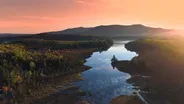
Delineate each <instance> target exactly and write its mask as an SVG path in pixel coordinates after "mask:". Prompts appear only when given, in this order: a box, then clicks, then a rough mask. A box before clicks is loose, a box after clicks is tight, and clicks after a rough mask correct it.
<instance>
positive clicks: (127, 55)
mask: <svg viewBox="0 0 184 104" xmlns="http://www.w3.org/2000/svg"><path fill="white" fill-rule="evenodd" d="M127 42H129V41H114V45H113V46H111V47H110V48H109V49H108V50H107V51H103V52H101V53H100V52H94V53H93V54H92V55H91V57H90V58H88V59H86V61H87V62H86V63H85V65H86V66H90V67H92V68H91V69H90V70H87V71H85V72H83V73H82V74H81V76H82V77H83V78H84V80H83V81H79V82H75V83H74V85H76V86H79V87H80V89H81V90H83V91H85V92H86V93H87V95H86V96H85V97H84V99H85V100H87V101H88V102H90V104H108V103H109V102H110V101H111V99H113V98H116V97H118V96H120V95H131V94H132V93H133V92H134V91H135V90H134V87H133V86H132V85H131V84H129V83H127V82H126V80H127V79H129V78H130V77H131V76H130V75H129V74H128V73H124V72H120V71H119V70H117V69H116V68H113V67H112V65H111V59H112V57H113V55H115V56H116V58H117V59H118V60H131V59H132V58H133V57H135V56H136V55H137V54H136V53H134V52H130V51H128V50H127V49H126V48H125V43H127Z"/></svg>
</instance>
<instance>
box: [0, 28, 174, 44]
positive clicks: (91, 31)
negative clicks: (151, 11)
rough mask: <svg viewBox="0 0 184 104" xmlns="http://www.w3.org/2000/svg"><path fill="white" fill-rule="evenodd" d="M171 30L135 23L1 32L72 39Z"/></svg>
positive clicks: (18, 36) (11, 36)
mask: <svg viewBox="0 0 184 104" xmlns="http://www.w3.org/2000/svg"><path fill="white" fill-rule="evenodd" d="M168 31H171V29H163V28H153V27H147V26H144V25H140V24H135V25H101V26H96V27H87V28H85V27H77V28H69V29H66V30H62V31H53V32H44V33H39V34H9V33H8V34H0V38H1V40H4V39H25V38H37V39H48V40H50V39H54V40H70V38H71V39H73V40H75V39H80V38H84V39H86V38H89V39H91V38H94V37H95V38H96V36H108V37H113V38H129V37H130V38H132V37H136V38H138V37H144V36H150V35H154V34H159V33H163V32H168ZM92 36H93V37H92Z"/></svg>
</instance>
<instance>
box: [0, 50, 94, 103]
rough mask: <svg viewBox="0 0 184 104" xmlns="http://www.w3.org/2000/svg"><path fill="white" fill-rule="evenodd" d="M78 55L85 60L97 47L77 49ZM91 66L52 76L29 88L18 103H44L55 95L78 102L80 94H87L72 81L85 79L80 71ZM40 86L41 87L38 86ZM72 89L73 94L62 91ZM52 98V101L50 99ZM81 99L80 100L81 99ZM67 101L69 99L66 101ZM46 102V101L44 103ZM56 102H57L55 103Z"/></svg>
mask: <svg viewBox="0 0 184 104" xmlns="http://www.w3.org/2000/svg"><path fill="white" fill-rule="evenodd" d="M73 51H75V53H76V54H77V55H80V58H81V59H83V60H85V59H86V58H88V57H90V56H91V55H92V53H93V52H95V51H97V49H95V48H93V49H75V50H73ZM90 68H91V67H89V66H85V65H82V66H79V67H77V68H75V70H73V72H67V73H64V74H62V75H58V76H55V77H52V78H49V79H47V82H46V83H45V85H44V86H42V85H43V84H44V83H42V85H41V86H35V88H31V89H29V94H26V95H23V96H22V98H21V100H20V101H21V102H18V104H25V103H26V104H37V103H38V102H40V103H38V104H42V103H43V102H44V101H45V100H46V99H48V100H47V101H48V102H51V104H52V101H54V100H56V99H57V98H53V96H54V95H57V96H60V97H63V98H62V99H60V100H65V99H68V97H70V98H71V100H70V101H72V102H77V101H78V100H79V99H78V96H81V95H85V93H84V92H83V91H80V90H79V89H77V87H75V86H73V85H72V83H73V82H76V81H80V80H83V79H82V78H81V76H80V73H81V72H83V71H86V70H89V69H90ZM24 86H25V85H24V84H22V85H21V87H24ZM37 87H39V88H37ZM62 90H63V91H70V90H71V91H72V90H73V94H68V96H66V95H67V94H64V93H61V91H62ZM49 100H50V101H49ZM58 100H59V99H58ZM70 101H69V103H66V104H72V103H70ZM79 101H80V100H79ZM65 102H67V101H65ZM0 103H3V104H7V103H8V104H9V101H8V102H7V101H2V102H0ZM43 104H45V103H43ZM53 104H55V103H53Z"/></svg>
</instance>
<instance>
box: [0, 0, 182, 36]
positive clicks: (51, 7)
mask: <svg viewBox="0 0 184 104" xmlns="http://www.w3.org/2000/svg"><path fill="white" fill-rule="evenodd" d="M183 4H184V0H0V33H38V32H44V31H55V30H62V29H65V28H69V27H78V26H84V27H85V26H87V27H90V26H97V25H108V24H122V25H123V24H144V25H148V26H153V27H165V28H176V29H184V5H183Z"/></svg>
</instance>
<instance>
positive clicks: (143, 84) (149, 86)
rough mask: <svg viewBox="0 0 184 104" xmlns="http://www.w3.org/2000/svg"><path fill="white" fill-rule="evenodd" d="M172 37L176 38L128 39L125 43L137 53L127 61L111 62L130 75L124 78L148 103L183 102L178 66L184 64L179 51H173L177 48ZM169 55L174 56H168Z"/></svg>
mask: <svg viewBox="0 0 184 104" xmlns="http://www.w3.org/2000/svg"><path fill="white" fill-rule="evenodd" d="M176 41H178V40H172V41H170V40H169V39H167V40H164V39H160V38H157V37H156V38H149V39H142V40H136V41H133V42H129V43H127V44H126V45H125V47H126V48H127V49H128V50H130V51H134V52H136V53H138V56H136V57H134V58H133V59H132V60H131V61H119V62H116V63H115V64H116V65H115V66H116V67H117V69H118V70H120V71H123V72H127V73H129V74H130V75H131V78H130V79H128V80H127V82H128V83H131V84H133V86H135V87H136V88H138V89H140V94H141V96H143V97H144V99H145V100H146V101H147V102H148V103H149V104H155V103H156V104H168V103H170V104H176V103H177V104H183V102H184V100H183V98H182V95H183V91H184V89H183V88H182V86H183V85H184V83H183V82H184V81H183V80H182V76H183V75H182V72H183V71H182V70H180V69H182V68H183V67H184V66H183V59H182V55H183V53H182V52H180V51H176V49H180V46H179V45H178V44H176ZM174 42H175V43H174ZM179 42H180V41H179ZM179 42H177V43H179ZM181 43H182V41H181ZM181 43H180V44H181ZM168 44H169V45H168ZM171 46H173V47H174V48H173V47H171ZM180 50H181V49H180ZM175 54H176V55H175ZM173 55H175V57H172V56H173Z"/></svg>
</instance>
